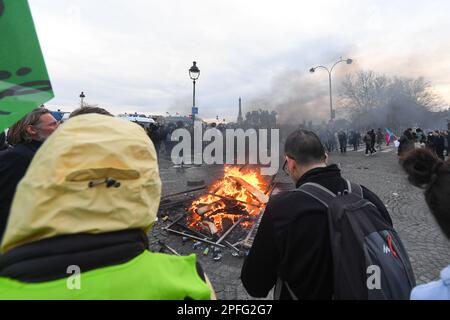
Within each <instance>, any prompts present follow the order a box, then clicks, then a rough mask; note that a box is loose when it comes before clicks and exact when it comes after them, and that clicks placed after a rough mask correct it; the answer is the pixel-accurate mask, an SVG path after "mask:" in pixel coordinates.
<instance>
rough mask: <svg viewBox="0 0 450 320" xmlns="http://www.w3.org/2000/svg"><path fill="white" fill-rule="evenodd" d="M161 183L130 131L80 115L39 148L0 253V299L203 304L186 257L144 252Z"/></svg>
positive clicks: (150, 149) (207, 292) (203, 280)
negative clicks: (160, 301) (152, 300)
mask: <svg viewBox="0 0 450 320" xmlns="http://www.w3.org/2000/svg"><path fill="white" fill-rule="evenodd" d="M160 195H161V181H160V177H159V170H158V164H157V158H156V152H155V148H154V146H153V144H152V143H151V141H150V139H149V138H148V136H147V135H146V133H145V131H144V130H143V129H142V128H141V127H140V126H138V125H136V124H134V123H131V122H128V121H125V120H122V119H117V118H113V117H109V116H105V115H99V114H86V115H80V116H77V117H74V118H72V119H70V120H68V121H67V122H66V123H64V124H63V125H62V126H60V128H59V129H58V130H57V131H56V132H55V134H54V135H52V136H51V137H50V138H49V139H48V140H47V141H46V142H45V144H44V145H43V146H42V147H41V148H40V150H39V151H38V152H37V154H36V156H35V157H34V159H33V161H32V163H31V165H30V167H29V169H28V171H27V173H26V175H25V177H24V178H23V179H22V180H21V182H20V183H19V185H18V188H17V192H16V194H15V197H14V200H13V204H12V208H11V215H10V217H9V220H8V224H7V228H6V232H5V234H4V237H3V239H2V243H1V246H0V251H1V253H2V254H3V255H1V256H0V299H39V300H40V299H64V300H69V299H101V300H107V299H139V300H142V299H157V300H176V299H211V298H214V291H213V289H212V286H211V284H210V282H209V280H208V279H207V277H206V275H205V274H204V272H203V271H202V270H201V267H200V266H199V264H198V263H197V262H196V257H195V256H194V255H191V256H185V257H177V256H170V255H165V254H160V253H152V252H150V251H148V240H147V233H148V231H149V230H150V228H151V226H152V225H153V223H154V222H155V220H156V213H157V210H158V207H159V201H160Z"/></svg>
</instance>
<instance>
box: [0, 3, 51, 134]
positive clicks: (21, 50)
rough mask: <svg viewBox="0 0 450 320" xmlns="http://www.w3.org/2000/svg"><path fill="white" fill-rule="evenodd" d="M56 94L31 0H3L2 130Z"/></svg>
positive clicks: (0, 29)
mask: <svg viewBox="0 0 450 320" xmlns="http://www.w3.org/2000/svg"><path fill="white" fill-rule="evenodd" d="M51 98H53V91H52V85H51V83H50V80H49V77H48V74H47V69H46V67H45V62H44V57H43V56H42V51H41V48H40V46H39V40H38V38H37V35H36V30H35V28H34V23H33V18H32V16H31V12H30V7H29V5H28V1H27V0H0V132H1V131H3V130H4V129H6V128H8V127H10V126H11V125H13V124H14V123H15V122H17V121H18V120H20V119H21V118H22V117H23V116H25V115H26V114H27V113H29V112H30V111H32V110H33V109H35V108H36V107H38V106H40V105H42V104H43V103H44V102H46V101H48V100H50V99H51Z"/></svg>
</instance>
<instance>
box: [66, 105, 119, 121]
mask: <svg viewBox="0 0 450 320" xmlns="http://www.w3.org/2000/svg"><path fill="white" fill-rule="evenodd" d="M89 113H97V114H103V115H105V116H110V117H113V115H112V114H111V113H109V111H107V110H105V109H103V108H100V107H89V106H87V107H81V108H78V109H76V110H75V111H73V112H72V113H71V114H70V116H69V118H73V117H76V116H80V115H82V114H89Z"/></svg>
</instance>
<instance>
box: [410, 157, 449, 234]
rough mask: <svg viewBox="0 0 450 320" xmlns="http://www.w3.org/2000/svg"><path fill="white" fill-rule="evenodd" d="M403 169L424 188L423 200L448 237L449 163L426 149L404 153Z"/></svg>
mask: <svg viewBox="0 0 450 320" xmlns="http://www.w3.org/2000/svg"><path fill="white" fill-rule="evenodd" d="M402 161H403V162H402V166H403V169H404V170H405V171H406V173H407V174H408V180H409V181H410V182H411V183H412V184H413V185H415V186H417V187H421V188H424V189H425V200H426V202H427V205H428V207H429V208H430V210H431V213H432V214H433V216H434V217H435V218H436V221H437V222H438V224H439V226H440V227H441V229H442V231H443V232H444V233H445V235H446V236H447V237H448V238H449V239H450V163H449V162H448V161H447V162H444V161H442V160H441V159H439V158H438V157H437V156H436V155H435V154H434V153H433V152H432V151H430V150H428V149H417V150H413V151H411V152H408V153H407V154H405V156H404V157H403V159H402Z"/></svg>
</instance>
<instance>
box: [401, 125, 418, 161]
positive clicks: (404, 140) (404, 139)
mask: <svg viewBox="0 0 450 320" xmlns="http://www.w3.org/2000/svg"><path fill="white" fill-rule="evenodd" d="M399 143H400V144H399V147H398V155H399V156H400V157H401V156H403V155H404V154H406V153H407V152H408V151H411V150H414V147H415V145H414V137H413V136H412V133H411V131H410V130H409V129H408V130H405V131H404V132H403V135H402V136H401V137H400V140H399Z"/></svg>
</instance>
